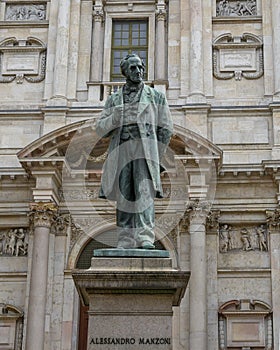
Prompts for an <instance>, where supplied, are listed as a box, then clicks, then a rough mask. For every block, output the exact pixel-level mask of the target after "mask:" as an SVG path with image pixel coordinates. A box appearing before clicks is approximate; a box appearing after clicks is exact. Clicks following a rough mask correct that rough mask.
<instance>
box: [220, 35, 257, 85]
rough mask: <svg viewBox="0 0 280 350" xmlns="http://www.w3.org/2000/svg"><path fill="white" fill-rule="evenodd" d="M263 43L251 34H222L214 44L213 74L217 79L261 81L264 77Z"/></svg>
mask: <svg viewBox="0 0 280 350" xmlns="http://www.w3.org/2000/svg"><path fill="white" fill-rule="evenodd" d="M263 69H264V68H263V43H262V40H261V39H260V38H259V37H258V36H256V35H254V34H250V33H244V34H243V35H242V36H236V37H234V36H232V34H230V33H226V34H222V35H220V36H219V37H218V38H217V39H215V41H214V43H213V74H214V77H215V78H216V79H221V80H227V79H232V78H234V77H235V80H241V79H242V77H244V78H246V79H259V78H260V77H261V76H262V75H263Z"/></svg>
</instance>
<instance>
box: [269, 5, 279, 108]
mask: <svg viewBox="0 0 280 350" xmlns="http://www.w3.org/2000/svg"><path fill="white" fill-rule="evenodd" d="M271 5H272V6H271V19H272V47H273V67H274V95H273V96H274V101H277V102H279V101H280V42H279V36H280V23H279V17H280V3H279V1H275V0H274V1H272V3H271Z"/></svg>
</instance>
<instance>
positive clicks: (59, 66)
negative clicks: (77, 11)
mask: <svg viewBox="0 0 280 350" xmlns="http://www.w3.org/2000/svg"><path fill="white" fill-rule="evenodd" d="M70 9H71V1H70V0H59V4H58V20H57V37H56V50H55V64H54V75H53V95H52V97H51V99H50V100H49V101H48V105H55V106H65V105H67V83H68V82H67V67H68V55H69V33H70Z"/></svg>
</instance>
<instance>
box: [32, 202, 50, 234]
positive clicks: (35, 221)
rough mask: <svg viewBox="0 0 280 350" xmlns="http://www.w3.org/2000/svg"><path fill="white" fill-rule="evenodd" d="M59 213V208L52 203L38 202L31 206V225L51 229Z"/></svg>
mask: <svg viewBox="0 0 280 350" xmlns="http://www.w3.org/2000/svg"><path fill="white" fill-rule="evenodd" d="M56 213H57V206H56V205H55V204H54V203H52V202H46V203H45V202H38V203H31V204H30V213H29V216H30V221H31V222H30V224H31V227H32V228H33V229H34V228H36V227H47V228H50V227H51V225H52V223H53V220H54V217H55V215H56Z"/></svg>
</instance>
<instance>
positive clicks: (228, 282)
mask: <svg viewBox="0 0 280 350" xmlns="http://www.w3.org/2000/svg"><path fill="white" fill-rule="evenodd" d="M218 277H219V278H218V290H219V294H218V297H219V299H218V300H219V304H223V303H225V302H227V301H229V300H236V299H255V300H262V301H264V302H266V303H267V304H269V305H271V280H270V278H269V277H263V278H262V277H255V276H254V277H253V275H251V276H250V274H249V273H247V276H243V277H240V278H238V277H237V276H236V275H235V274H234V271H233V272H232V274H231V275H229V276H228V277H220V276H218Z"/></svg>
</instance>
